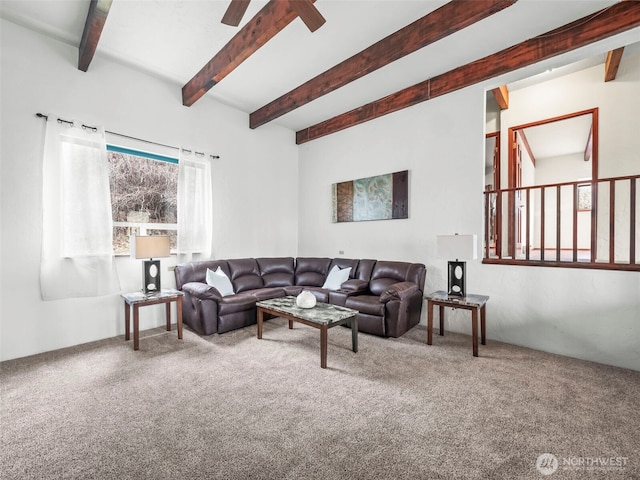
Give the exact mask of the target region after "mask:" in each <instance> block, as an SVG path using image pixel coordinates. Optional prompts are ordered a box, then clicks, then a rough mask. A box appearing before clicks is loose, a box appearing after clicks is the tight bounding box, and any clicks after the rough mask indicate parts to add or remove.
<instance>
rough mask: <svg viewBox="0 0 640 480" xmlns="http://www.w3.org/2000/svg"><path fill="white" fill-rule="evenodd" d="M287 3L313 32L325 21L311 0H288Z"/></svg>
mask: <svg viewBox="0 0 640 480" xmlns="http://www.w3.org/2000/svg"><path fill="white" fill-rule="evenodd" d="M289 3H290V4H291V7H293V9H294V10H295V11H296V13H297V14H298V16H299V17H300V18H301V19H302V21H303V22H304V23H305V25H306V26H307V28H308V29H309V30H311V31H312V32H315V31H316V30H317V29H319V28H320V27H321V26H322V25H324V22H326V20H325V19H324V17H323V16H322V14H321V13H320V12H319V11H318V9H317V8H316V7H315V6H314V5H313V2H312V1H311V0H289Z"/></svg>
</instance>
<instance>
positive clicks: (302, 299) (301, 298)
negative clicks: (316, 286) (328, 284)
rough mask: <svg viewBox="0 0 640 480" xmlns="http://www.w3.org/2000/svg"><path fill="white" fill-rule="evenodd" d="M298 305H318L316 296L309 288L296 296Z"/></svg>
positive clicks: (309, 306)
mask: <svg viewBox="0 0 640 480" xmlns="http://www.w3.org/2000/svg"><path fill="white" fill-rule="evenodd" d="M296 305H297V306H298V307H300V308H313V307H315V306H316V297H315V296H314V295H313V293H311V292H309V291H308V290H304V291H303V292H302V293H300V295H298V296H297V297H296Z"/></svg>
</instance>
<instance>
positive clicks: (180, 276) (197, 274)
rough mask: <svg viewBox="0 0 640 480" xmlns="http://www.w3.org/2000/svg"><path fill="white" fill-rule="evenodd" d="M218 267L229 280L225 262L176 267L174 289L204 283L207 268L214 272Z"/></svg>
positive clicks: (208, 262) (186, 264) (190, 263)
mask: <svg viewBox="0 0 640 480" xmlns="http://www.w3.org/2000/svg"><path fill="white" fill-rule="evenodd" d="M218 267H220V268H221V269H222V271H223V272H224V273H226V274H227V276H228V277H229V278H231V277H230V276H229V265H228V264H227V261H226V260H206V261H203V262H189V263H183V264H181V265H176V268H175V270H174V274H175V276H176V288H177V289H178V290H180V289H181V288H182V286H183V285H184V284H185V283H190V282H200V283H206V277H207V268H209V269H211V270H213V271H216V270H217V269H218Z"/></svg>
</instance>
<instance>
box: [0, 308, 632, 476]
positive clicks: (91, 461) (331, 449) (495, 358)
mask: <svg viewBox="0 0 640 480" xmlns="http://www.w3.org/2000/svg"><path fill="white" fill-rule="evenodd" d="M255 333H256V327H255V326H252V327H248V328H245V329H243V330H238V331H235V332H230V333H226V334H223V335H220V336H215V335H214V336H211V337H206V338H203V337H199V336H197V335H196V334H194V333H192V332H190V331H189V330H186V331H185V335H184V340H182V341H180V340H178V339H177V336H176V332H175V330H174V331H173V332H166V331H163V330H162V329H154V330H151V331H146V332H142V335H141V341H140V350H139V351H138V352H134V351H133V348H132V344H131V341H129V342H125V341H124V339H123V337H118V338H114V339H108V340H104V341H99V342H94V343H91V344H86V345H81V346H78V347H74V348H70V349H65V350H60V351H56V352H51V353H46V354H41V355H37V356H33V357H28V358H24V359H18V360H13V361H8V362H4V363H2V364H0V367H1V371H0V380H1V382H2V403H1V422H2V423H1V440H2V442H1V451H0V478H3V479H38V480H42V479H63V478H64V479H291V480H294V479H296V480H297V479H412V480H415V479H453V478H461V479H537V478H551V479H564V478H571V479H574V478H575V479H583V478H598V479H604V478H606V479H610V478H612V479H619V478H620V479H622V478H625V479H632V478H635V479H638V478H640V448H639V446H640V372H635V371H630V370H623V369H618V368H614V367H607V366H603V365H598V364H593V363H589V362H584V361H579V360H574V359H570V358H565V357H560V356H557V355H551V354H546V353H542V352H538V351H534V350H529V349H524V348H518V347H513V346H510V345H506V344H501V343H497V342H492V341H489V342H488V344H487V345H486V346H482V345H481V346H480V357H478V358H474V357H473V356H472V355H471V339H470V337H468V336H465V335H456V334H447V335H446V336H444V337H440V336H437V335H436V336H434V345H432V346H427V345H426V343H425V337H426V331H425V328H424V327H421V326H418V327H416V328H414V329H412V330H411V331H410V332H408V333H407V334H406V335H405V336H403V337H402V338H400V339H383V338H378V337H374V336H370V335H366V334H361V335H360V336H359V347H360V349H359V352H358V353H353V352H351V350H350V348H351V332H350V330H348V329H346V328H342V327H338V328H334V329H331V330H330V331H329V352H328V367H329V368H327V369H326V370H323V369H321V368H320V355H319V349H320V340H319V332H318V330H315V329H311V328H309V327H305V326H300V325H296V327H295V329H294V330H288V329H287V328H286V323H285V322H284V321H283V320H281V319H275V320H271V321H269V322H267V324H266V325H265V332H264V338H263V340H257V339H256V337H255ZM545 453H547V454H552V455H553V456H551V455H547V456H545V457H540V456H541V455H542V454H545ZM539 457H540V460H539V461H538V458H539ZM537 461H538V465H539V467H540V469H538V468H537V467H536V462H537ZM554 470H555V471H554ZM541 471H542V472H544V473H550V475H548V476H545V475H543V474H542V473H541ZM552 472H553V473H552Z"/></svg>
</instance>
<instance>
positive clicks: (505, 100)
mask: <svg viewBox="0 0 640 480" xmlns="http://www.w3.org/2000/svg"><path fill="white" fill-rule="evenodd" d="M491 93H493V98H495V99H496V103H497V104H498V107H500V110H506V109H508V108H509V89H508V88H507V86H506V85H501V86H499V87H498V88H494V89H493V90H491Z"/></svg>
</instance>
